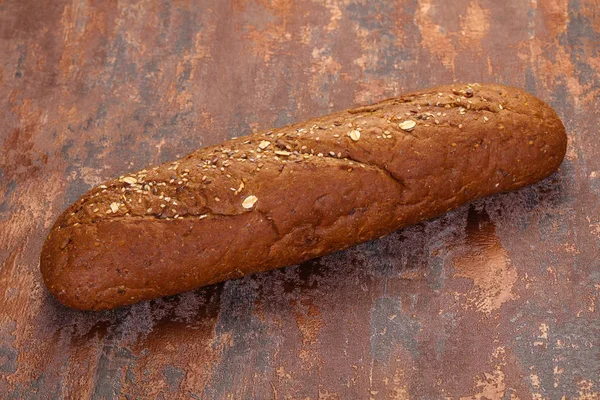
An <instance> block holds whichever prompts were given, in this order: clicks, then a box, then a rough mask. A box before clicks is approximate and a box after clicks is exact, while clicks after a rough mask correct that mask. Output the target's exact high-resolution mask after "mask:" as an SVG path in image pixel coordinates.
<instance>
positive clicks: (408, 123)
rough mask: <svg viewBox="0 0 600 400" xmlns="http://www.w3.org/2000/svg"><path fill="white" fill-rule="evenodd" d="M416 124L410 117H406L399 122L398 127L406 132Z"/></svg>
mask: <svg viewBox="0 0 600 400" xmlns="http://www.w3.org/2000/svg"><path fill="white" fill-rule="evenodd" d="M416 125H417V123H416V122H415V121H413V120H411V119H408V120H406V121H404V122H402V123H400V124H399V126H400V129H402V130H405V131H407V132H410V131H412V130H413V128H414V127H415V126H416Z"/></svg>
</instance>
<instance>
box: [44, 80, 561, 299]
mask: <svg viewBox="0 0 600 400" xmlns="http://www.w3.org/2000/svg"><path fill="white" fill-rule="evenodd" d="M566 146H567V137H566V134H565V129H564V127H563V124H562V123H561V121H560V119H559V118H558V116H557V115H556V113H555V112H554V110H552V108H550V107H549V106H548V105H547V104H545V103H544V102H542V101H541V100H539V99H537V98H536V97H534V96H532V95H530V94H528V93H526V92H524V91H522V90H519V89H515V88H511V87H506V86H500V85H493V84H489V85H487V84H486V85H479V84H454V85H449V86H440V87H436V88H432V89H426V90H422V91H417V92H413V93H408V94H406V95H403V96H400V97H397V98H392V99H388V100H385V101H382V102H380V103H377V104H373V105H370V106H365V107H359V108H355V109H350V110H345V111H341V112H337V113H334V114H331V115H327V116H324V117H320V118H315V119H312V120H309V121H306V122H302V123H297V124H293V125H289V126H286V127H283V128H279V129H274V130H269V131H264V132H259V133H254V134H252V135H249V136H244V137H240V138H237V139H234V140H229V141H227V142H224V143H222V144H219V145H216V146H212V147H206V148H203V149H200V150H197V151H195V152H193V153H191V154H189V155H188V156H186V157H184V158H182V159H179V160H177V161H173V162H169V163H166V164H162V165H160V166H157V167H149V168H146V169H143V170H141V171H139V172H137V173H133V174H128V175H126V176H121V177H120V178H118V179H113V180H110V181H108V182H106V183H104V184H103V185H100V186H98V187H95V188H93V189H92V190H90V191H89V192H87V193H86V194H85V195H83V196H82V197H81V198H80V199H79V200H78V201H76V202H75V203H74V204H73V205H71V206H70V207H69V208H68V209H67V210H66V211H65V212H64V213H63V214H62V215H61V216H60V217H59V218H58V220H57V221H56V223H55V224H54V226H53V228H52V230H51V231H50V234H49V235H48V238H47V240H46V242H45V243H44V246H43V249H42V254H41V272H42V276H43V279H44V282H45V284H46V286H47V287H48V289H49V290H50V292H51V293H52V294H53V295H54V296H55V297H56V298H57V299H58V300H59V301H60V302H61V303H63V304H64V305H66V306H68V307H72V308H75V309H82V310H102V309H110V308H115V307H119V306H124V305H128V304H133V303H136V302H139V301H143V300H148V299H153V298H157V297H161V296H167V295H173V294H176V293H181V292H185V291H188V290H193V289H196V288H199V287H201V286H205V285H210V284H213V283H217V282H220V281H223V280H226V279H231V278H237V277H241V276H244V275H248V274H253V273H257V272H261V271H266V270H270V269H274V268H278V267H283V266H286V265H291V264H296V263H300V262H302V261H305V260H308V259H311V258H314V257H318V256H322V255H324V254H327V253H331V252H334V251H337V250H341V249H344V248H347V247H349V246H353V245H356V244H358V243H361V242H365V241H368V240H371V239H374V238H378V237H381V236H383V235H385V234H388V233H390V232H393V231H395V230H397V229H400V228H402V227H404V226H406V225H410V224H414V223H418V222H420V221H423V220H426V219H429V218H432V217H435V216H437V215H440V214H442V213H444V212H446V211H449V210H451V209H453V208H456V207H458V206H460V205H462V204H465V203H466V202H469V201H472V200H474V199H477V198H480V197H483V196H488V195H492V194H495V193H499V192H504V191H509V190H515V189H519V188H521V187H523V186H526V185H529V184H532V183H534V182H537V181H539V180H541V179H544V178H545V177H547V176H549V175H550V174H552V173H553V172H554V171H555V170H556V169H557V168H558V167H559V165H560V164H561V162H562V160H563V158H564V156H565V152H566Z"/></svg>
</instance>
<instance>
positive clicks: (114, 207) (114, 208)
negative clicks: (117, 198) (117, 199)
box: [110, 203, 119, 213]
mask: <svg viewBox="0 0 600 400" xmlns="http://www.w3.org/2000/svg"><path fill="white" fill-rule="evenodd" d="M110 210H111V211H112V212H114V213H116V212H117V211H119V203H111V204H110Z"/></svg>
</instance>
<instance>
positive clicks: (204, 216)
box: [198, 214, 208, 219]
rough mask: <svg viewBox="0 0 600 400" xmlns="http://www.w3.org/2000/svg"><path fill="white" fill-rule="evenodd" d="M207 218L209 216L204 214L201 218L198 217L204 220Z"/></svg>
mask: <svg viewBox="0 0 600 400" xmlns="http://www.w3.org/2000/svg"><path fill="white" fill-rule="evenodd" d="M206 217H208V215H207V214H202V215H201V216H199V217H198V219H204V218H206Z"/></svg>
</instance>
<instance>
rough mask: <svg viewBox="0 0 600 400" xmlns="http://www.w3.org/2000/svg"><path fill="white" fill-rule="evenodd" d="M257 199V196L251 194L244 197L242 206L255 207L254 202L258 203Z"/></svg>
mask: <svg viewBox="0 0 600 400" xmlns="http://www.w3.org/2000/svg"><path fill="white" fill-rule="evenodd" d="M257 201H258V198H257V197H256V196H254V195H250V196H248V197H246V198H245V199H244V201H243V202H242V207H244V208H246V209H250V208H252V207H254V204H256V202H257Z"/></svg>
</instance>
